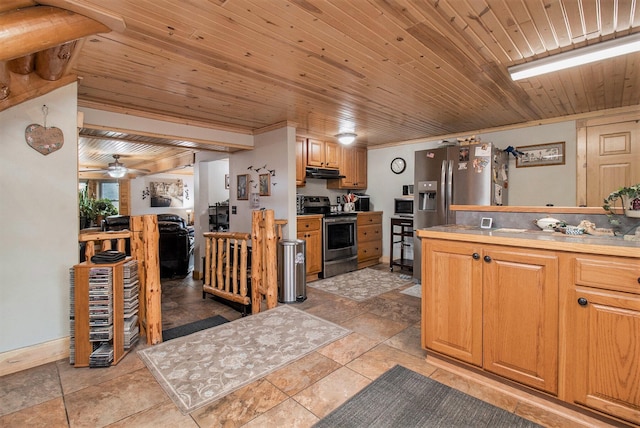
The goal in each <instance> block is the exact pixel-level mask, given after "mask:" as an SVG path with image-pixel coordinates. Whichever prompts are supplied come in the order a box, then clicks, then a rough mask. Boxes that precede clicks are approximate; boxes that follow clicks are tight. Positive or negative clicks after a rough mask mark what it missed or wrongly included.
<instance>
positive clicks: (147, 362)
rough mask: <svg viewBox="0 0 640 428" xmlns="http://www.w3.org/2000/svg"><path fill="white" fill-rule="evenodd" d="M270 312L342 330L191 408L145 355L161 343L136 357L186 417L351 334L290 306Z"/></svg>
mask: <svg viewBox="0 0 640 428" xmlns="http://www.w3.org/2000/svg"><path fill="white" fill-rule="evenodd" d="M283 308H284V309H283ZM271 310H284V311H285V312H286V311H287V310H293V311H298V312H300V313H303V314H304V315H305V316H308V317H310V318H315V319H317V320H320V321H322V322H324V323H326V324H329V325H332V326H335V327H337V328H338V329H340V330H342V332H341V333H340V334H338V335H337V336H336V337H334V338H331V339H329V340H326V341H324V342H323V343H321V344H318V345H317V346H316V347H315V348H313V349H310V350H308V351H307V352H303V353H301V354H300V355H297V356H296V357H295V358H294V359H291V360H289V361H286V362H284V363H282V364H280V365H279V366H277V367H273V368H271V369H269V370H265V371H263V372H261V373H260V374H259V375H256V376H255V377H253V378H250V379H247V380H246V381H243V382H241V383H240V384H238V385H236V386H235V387H234V388H232V389H229V390H228V391H224V392H221V393H220V394H217V395H214V396H212V397H211V398H209V399H208V400H206V401H204V402H202V403H199V404H197V405H193V406H188V405H187V404H186V403H184V401H183V400H181V399H180V397H179V395H178V394H176V393H175V392H174V388H172V387H171V385H170V383H169V382H168V381H167V380H166V379H165V377H164V376H162V373H161V372H160V370H159V369H158V368H157V367H156V366H155V364H154V363H153V362H152V361H151V360H150V359H149V357H148V356H147V355H146V353H147V351H149V352H151V350H156V349H157V346H160V345H162V343H161V344H158V345H155V347H151V348H146V349H142V350H140V351H138V352H137V355H138V357H139V358H140V359H141V360H142V362H143V363H144V364H145V366H146V367H147V368H148V369H149V371H150V372H151V375H152V376H153V377H154V379H156V381H157V382H158V383H159V384H160V386H161V388H162V389H163V391H164V392H165V393H166V394H167V395H168V396H169V398H171V400H172V401H173V402H174V404H176V407H178V409H179V410H180V411H181V412H182V414H183V415H188V414H190V413H192V412H195V411H196V410H199V409H201V408H203V407H205V406H207V405H209V404H211V403H213V402H214V401H217V400H220V399H221V398H223V397H225V396H227V395H229V394H232V393H234V392H235V391H238V390H239V389H242V388H244V387H245V386H247V385H249V384H250V383H252V382H255V381H257V380H259V379H262V378H264V377H265V376H268V375H269V374H271V373H273V372H275V371H277V370H280V369H281V368H283V367H285V366H286V365H287V364H291V363H293V362H295V361H298V360H300V359H301V358H303V357H306V356H307V355H309V354H312V353H313V352H316V351H317V350H318V349H320V348H322V347H324V346H327V345H328V344H330V343H333V342H335V341H337V340H340V339H342V338H343V337H346V336H348V335H349V334H350V333H352V331H351V330H349V329H347V328H345V327H342V326H340V325H338V324H336V323H333V322H331V321H327V320H325V319H323V318H320V317H318V316H316V315H313V314H310V313H308V312H305V311H302V310H300V309H297V308H294V307H292V306H287V305H280V306H277V307H276V308H273V309H271ZM267 312H268V311H264V312H260V313H258V314H255V315H251V316H250V317H245V318H239V319H236V320H233V321H229V322H228V323H224V324H220V325H217V326H215V327H211V328H209V329H205V330H201V331H198V332H195V333H192V334H200V333H203V332H205V331H207V330H211V329H217V328H224V327H225V326H228V325H229V324H231V323H234V322H241V321H242V320H249V319H251V318H253V319H255V318H256V317H259V316H260V315H261V314H266V313H267ZM189 336H190V335H187V336H182V337H178V338H176V339H173V340H172V342H175V341H177V340H181V339H185V338H187V337H189ZM185 340H186V339H185ZM163 343H164V342H163ZM152 368H153V369H152Z"/></svg>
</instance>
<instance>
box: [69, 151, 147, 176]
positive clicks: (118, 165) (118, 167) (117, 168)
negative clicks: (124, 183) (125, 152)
mask: <svg viewBox="0 0 640 428" xmlns="http://www.w3.org/2000/svg"><path fill="white" fill-rule="evenodd" d="M113 159H114V162H109V165H108V166H107V168H105V169H88V170H83V171H80V172H105V173H107V174H109V177H111V178H122V177H124V176H125V175H126V174H127V173H128V172H133V173H141V174H147V173H149V172H151V171H149V170H148V169H134V168H127V167H126V166H124V164H123V163H122V162H120V161H119V160H118V159H120V155H113Z"/></svg>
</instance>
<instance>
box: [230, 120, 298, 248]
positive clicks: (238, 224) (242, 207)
mask: <svg viewBox="0 0 640 428" xmlns="http://www.w3.org/2000/svg"><path fill="white" fill-rule="evenodd" d="M295 156H296V154H295V128H292V127H290V126H286V127H283V128H279V129H276V130H273V131H269V132H265V133H262V134H258V135H256V136H255V140H254V149H253V150H251V151H246V152H238V153H234V154H233V155H231V157H230V159H229V176H230V178H231V188H230V194H229V205H230V206H231V209H232V207H233V206H235V207H236V209H237V211H236V214H233V213H232V212H230V215H229V216H230V221H229V223H230V224H229V229H230V230H231V231H233V232H251V212H252V211H253V210H254V209H261V208H266V209H273V210H274V214H275V217H276V218H277V219H287V221H288V224H287V226H286V227H285V228H284V230H283V234H284V237H285V238H286V239H292V238H294V237H295V236H296V235H295V234H296V223H295V219H296V207H295V203H296V202H295V175H294V174H295V163H296V158H295ZM265 165H266V167H267V168H268V169H271V170H275V176H272V177H271V195H270V196H260V206H259V207H258V208H252V207H250V205H249V202H250V201H249V200H238V198H237V177H238V175H239V174H249V175H250V178H251V179H252V180H254V182H252V183H250V186H249V189H250V192H257V191H258V188H257V184H258V175H259V174H263V173H266V172H267V171H260V172H256V171H255V169H256V168H261V167H263V166H265ZM249 167H253V169H252V170H249V169H248V168H249ZM254 185H256V187H255V188H254ZM231 209H230V211H231Z"/></svg>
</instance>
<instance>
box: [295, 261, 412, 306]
mask: <svg viewBox="0 0 640 428" xmlns="http://www.w3.org/2000/svg"><path fill="white" fill-rule="evenodd" d="M363 270H365V271H372V272H376V273H381V274H383V275H393V276H394V277H395V278H394V279H399V280H401V281H404V282H402V283H399V284H398V285H396V286H394V287H392V288H389V289H386V290H384V291H381V292H380V293H377V294H374V295H371V296H369V297H365V298H362V299H357V298H354V297H350V296H346V295H344V294H341V293H340V292H338V291H333V290H327V289H324V288H322V287H320V286H318V285H317V282H316V283H313V282H311V283H308V284H307V286H308V287H312V288H315V289H316V290H320V291H322V292H325V293H329V294H333V295H334V296H339V297H341V298H343V299H349V300H351V301H354V302H366V301H367V300H369V299H372V298H374V297H377V296H379V295H381V294H384V293H388V292H390V291H393V290H396V289H398V288H400V287H402V286H404V285H408V284H409V283H411V282H413V278H411V277H408V276H407V277H406V278H405V276H406V275H398V276H395V274H393V273H390V272H385V271H381V270H378V269H370V268H364V269H360V270H356V271H352V272H347V273H346V274H342V275H349V274H353V275H357V274H358V273H359V272H360V274H362V271H363ZM339 276H340V275H339ZM339 276H334V277H331V278H325V279H320V280H319V281H328V280H335V279H336V278H338V277H339Z"/></svg>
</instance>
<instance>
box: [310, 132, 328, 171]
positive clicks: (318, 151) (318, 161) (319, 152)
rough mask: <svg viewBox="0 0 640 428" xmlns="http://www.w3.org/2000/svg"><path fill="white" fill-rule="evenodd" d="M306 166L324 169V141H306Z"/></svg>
mask: <svg viewBox="0 0 640 428" xmlns="http://www.w3.org/2000/svg"><path fill="white" fill-rule="evenodd" d="M307 165H309V166H317V167H325V164H324V141H320V140H314V139H312V138H309V139H308V140H307Z"/></svg>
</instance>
